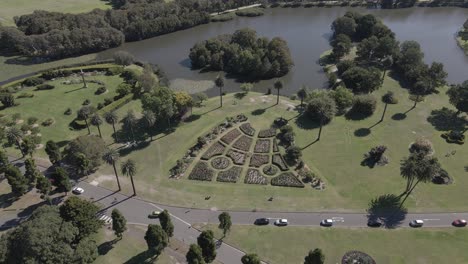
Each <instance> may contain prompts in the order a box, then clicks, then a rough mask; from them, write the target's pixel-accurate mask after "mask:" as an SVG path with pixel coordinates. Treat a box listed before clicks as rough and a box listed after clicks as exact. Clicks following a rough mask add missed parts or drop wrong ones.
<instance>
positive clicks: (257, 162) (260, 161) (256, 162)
mask: <svg viewBox="0 0 468 264" xmlns="http://www.w3.org/2000/svg"><path fill="white" fill-rule="evenodd" d="M269 160H270V156H268V155H260V154H253V155H252V157H251V158H250V164H249V166H250V167H257V168H258V167H260V166H262V165H265V164H268V162H269Z"/></svg>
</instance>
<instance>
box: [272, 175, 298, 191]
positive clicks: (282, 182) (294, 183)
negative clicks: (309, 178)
mask: <svg viewBox="0 0 468 264" xmlns="http://www.w3.org/2000/svg"><path fill="white" fill-rule="evenodd" d="M271 185H273V186H284V187H297V188H304V184H303V183H302V182H301V181H300V180H299V179H298V178H297V177H296V176H295V175H294V174H293V173H292V172H284V173H282V174H280V175H279V176H276V177H274V178H273V179H271Z"/></svg>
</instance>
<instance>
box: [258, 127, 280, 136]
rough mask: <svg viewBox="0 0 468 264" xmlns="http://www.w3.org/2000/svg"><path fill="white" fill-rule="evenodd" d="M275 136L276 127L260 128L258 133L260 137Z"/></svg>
mask: <svg viewBox="0 0 468 264" xmlns="http://www.w3.org/2000/svg"><path fill="white" fill-rule="evenodd" d="M274 136H276V129H274V128H270V129H265V130H260V132H259V133H258V137H259V138H269V137H274Z"/></svg>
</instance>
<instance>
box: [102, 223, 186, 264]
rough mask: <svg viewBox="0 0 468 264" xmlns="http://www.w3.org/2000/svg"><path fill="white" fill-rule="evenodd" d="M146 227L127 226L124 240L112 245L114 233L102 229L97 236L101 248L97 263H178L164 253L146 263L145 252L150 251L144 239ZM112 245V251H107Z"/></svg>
mask: <svg viewBox="0 0 468 264" xmlns="http://www.w3.org/2000/svg"><path fill="white" fill-rule="evenodd" d="M145 232H146V227H143V226H136V225H127V231H126V232H125V233H124V236H123V238H122V240H120V241H117V242H116V243H112V241H113V240H114V239H115V235H114V232H113V231H112V230H111V229H108V228H107V227H104V228H102V229H101V230H100V231H99V233H98V234H97V235H96V237H95V240H96V243H97V245H98V248H99V256H98V258H97V259H96V261H95V263H101V264H107V263H108V264H114V263H126V264H139V263H158V264H159V263H161V264H175V263H178V262H177V261H176V260H175V259H174V258H173V257H171V256H169V255H168V254H167V253H165V252H163V253H162V254H161V255H160V256H158V258H156V259H155V260H154V261H148V262H144V260H145V254H144V253H145V251H146V250H147V249H148V246H147V245H146V241H145V239H144V236H145ZM106 242H107V244H110V245H111V246H110V247H111V248H110V250H109V249H107V250H105V248H106V247H105V246H104V245H106Z"/></svg>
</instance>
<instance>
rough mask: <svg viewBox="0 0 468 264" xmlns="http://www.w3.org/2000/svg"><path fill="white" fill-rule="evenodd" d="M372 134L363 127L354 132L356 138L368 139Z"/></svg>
mask: <svg viewBox="0 0 468 264" xmlns="http://www.w3.org/2000/svg"><path fill="white" fill-rule="evenodd" d="M370 133H371V130H370V129H369V128H366V127H361V128H359V129H356V130H354V135H355V136H356V137H367V136H368V135H370Z"/></svg>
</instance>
